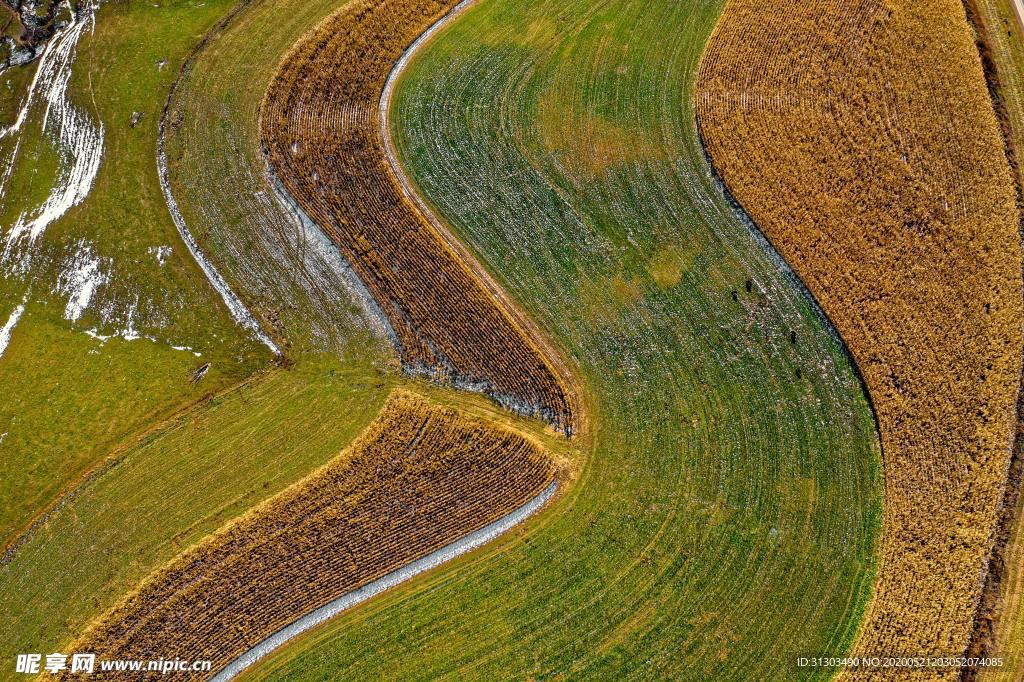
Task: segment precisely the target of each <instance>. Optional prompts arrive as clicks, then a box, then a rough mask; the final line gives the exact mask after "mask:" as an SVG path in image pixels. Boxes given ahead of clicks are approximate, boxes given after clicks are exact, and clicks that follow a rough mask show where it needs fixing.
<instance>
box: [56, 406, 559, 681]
mask: <svg viewBox="0 0 1024 682" xmlns="http://www.w3.org/2000/svg"><path fill="white" fill-rule="evenodd" d="M554 474H555V471H554V466H553V464H552V462H551V460H550V459H549V458H548V457H547V456H546V455H545V454H544V452H543V451H542V450H541V448H540V447H539V446H538V445H536V444H535V443H534V442H533V441H531V440H528V439H526V438H524V437H523V436H521V435H519V434H517V433H515V432H512V431H509V430H507V429H504V428H501V427H497V426H495V425H492V424H490V423H488V422H484V421H480V420H476V419H470V418H467V417H465V416H464V415H463V414H462V413H460V412H458V411H456V410H453V409H450V408H445V407H441V406H439V405H436V404H433V403H431V402H429V401H428V400H426V399H425V398H422V397H420V396H418V395H416V394H413V393H410V392H408V391H404V390H401V389H398V390H396V391H395V392H394V393H393V394H392V396H391V397H390V398H389V399H388V402H387V403H386V404H385V405H384V407H383V408H382V410H381V412H380V414H379V415H378V417H377V419H376V420H374V422H373V423H372V424H371V425H370V426H369V427H368V428H367V430H366V431H365V432H364V433H363V434H362V435H361V436H360V437H359V438H358V439H357V440H356V441H355V442H354V443H353V444H352V446H350V447H349V448H348V449H346V451H345V452H343V453H342V454H341V455H339V456H338V457H337V458H335V459H334V460H332V461H331V462H330V463H328V464H327V465H325V466H324V467H323V468H321V469H319V470H318V471H316V472H315V473H313V474H312V475H310V476H309V477H307V478H306V479H304V480H303V481H300V482H299V483H297V484H295V485H293V486H292V487H290V488H288V489H286V490H285V491H283V492H282V493H280V494H279V495H277V496H275V497H273V498H271V499H270V500H268V501H267V502H266V503H264V504H262V505H260V506H258V507H255V508H253V509H252V510H250V511H249V512H247V513H246V514H244V515H243V516H242V517H240V518H239V519H237V520H236V521H234V522H232V523H230V524H229V525H228V526H226V527H225V528H223V529H222V530H220V531H218V532H217V533H215V534H214V535H212V536H210V537H208V538H207V539H206V540H204V541H202V542H201V543H200V544H198V545H196V546H195V547H194V548H192V549H190V550H188V551H186V552H185V553H184V554H182V555H181V556H179V557H178V558H177V559H175V560H174V561H172V562H171V563H170V564H168V565H167V566H165V567H164V568H162V569H160V570H159V571H157V572H156V573H154V574H153V575H152V576H150V577H149V578H147V579H146V580H145V581H144V582H143V584H142V585H141V587H140V588H139V589H138V591H137V592H135V593H134V594H132V595H130V596H129V597H127V598H126V599H125V600H124V601H122V602H121V603H120V604H119V605H118V606H116V607H115V608H114V609H112V610H111V611H110V612H109V613H107V614H106V615H105V616H104V617H102V618H100V619H99V620H98V621H97V622H96V623H95V624H94V625H93V627H92V628H90V630H89V631H88V632H87V633H86V634H85V635H84V636H83V637H82V638H81V639H80V640H79V641H78V642H76V643H75V645H74V647H73V648H74V650H75V651H94V652H96V654H97V656H98V657H105V658H138V659H151V658H159V657H160V656H161V653H160V652H167V651H174V652H176V654H175V655H176V656H178V657H181V658H186V659H192V660H211V661H213V671H212V672H210V673H200V674H196V675H192V674H191V673H190V674H189V679H205V678H208V677H211V676H212V675H213V673H214V672H216V671H217V670H219V669H220V668H222V667H224V666H225V665H226V664H227V663H229V662H231V661H232V660H234V659H235V658H237V657H238V656H239V655H241V654H242V653H244V652H246V651H248V650H249V649H250V648H251V647H252V646H253V645H255V644H257V643H259V642H261V641H263V640H264V639H265V638H266V637H267V636H268V635H271V634H272V633H274V632H277V631H278V630H280V629H281V628H282V627H284V626H286V625H288V624H289V623H292V622H293V621H295V620H296V619H298V618H299V617H301V616H302V615H304V614H306V613H309V612H311V611H314V610H316V609H317V608H320V607H322V606H324V605H325V604H327V603H328V602H331V601H332V600H334V599H336V598H338V597H340V596H341V595H344V594H346V593H349V592H351V591H353V590H355V589H357V588H359V587H361V586H363V585H366V584H367V583H370V582H372V581H374V580H376V579H378V578H380V577H382V576H384V575H387V574H388V573H390V572H391V571H393V570H395V569H396V568H399V567H401V566H403V565H406V564H408V563H410V562H412V561H414V560H416V559H418V558H420V557H423V556H426V555H429V554H430V553H431V552H433V551H435V550H437V549H439V548H441V547H444V546H445V545H448V544H450V543H451V542H452V541H454V540H457V539H459V538H461V537H464V536H466V535H468V534H470V533H472V532H473V531H475V530H477V529H479V528H483V527H485V526H487V525H488V524H490V523H492V522H494V521H496V520H498V519H500V518H502V517H504V516H506V515H507V514H509V513H510V512H512V511H514V510H516V509H517V508H519V507H522V506H523V505H525V504H526V503H527V502H529V501H530V500H531V499H533V498H535V497H536V496H537V495H538V494H540V493H541V492H542V491H543V490H544V489H545V488H547V487H548V486H549V485H550V484H551V483H552V482H553V480H554ZM119 675H120V677H119ZM151 676H152V677H159V676H160V674H159V673H153V674H152V675H151ZM71 677H73V676H69V678H71ZM121 677H123V673H119V674H114V675H111V676H110V678H111V679H120V678H121ZM141 677H143V678H145V677H146V676H145V675H142V676H141Z"/></svg>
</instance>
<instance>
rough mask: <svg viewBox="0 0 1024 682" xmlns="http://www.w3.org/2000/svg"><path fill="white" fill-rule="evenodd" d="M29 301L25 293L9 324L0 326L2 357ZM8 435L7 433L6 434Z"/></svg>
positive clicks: (0, 356) (0, 350)
mask: <svg viewBox="0 0 1024 682" xmlns="http://www.w3.org/2000/svg"><path fill="white" fill-rule="evenodd" d="M27 302H28V294H25V298H24V299H22V301H21V303H20V304H18V307H17V308H15V309H14V312H12V313H11V315H10V317H8V318H7V324H5V325H4V326H3V327H0V358H2V357H3V356H4V351H5V350H7V344H9V343H10V342H11V334H12V333H13V332H14V328H15V327H16V326H18V320H20V319H21V315H22V313H24V312H25V304H26V303H27ZM4 435H5V436H6V435H7V434H6V433H5V434H4Z"/></svg>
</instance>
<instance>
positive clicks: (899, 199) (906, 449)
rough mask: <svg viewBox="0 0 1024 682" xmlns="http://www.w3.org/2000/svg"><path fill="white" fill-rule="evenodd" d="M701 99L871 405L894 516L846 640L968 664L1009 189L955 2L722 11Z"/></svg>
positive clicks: (725, 157) (992, 516)
mask: <svg viewBox="0 0 1024 682" xmlns="http://www.w3.org/2000/svg"><path fill="white" fill-rule="evenodd" d="M780 4H781V5H782V6H783V7H780ZM698 89H699V90H698V94H697V98H696V101H697V114H698V120H699V123H700V130H701V133H702V136H703V139H704V141H705V143H706V145H707V148H708V150H709V152H710V155H711V159H712V161H713V164H714V166H715V168H716V170H717V171H718V172H719V173H720V175H721V177H722V178H723V179H724V181H725V183H726V185H728V187H729V189H730V190H731V191H732V192H733V194H734V195H735V197H736V198H737V199H738V201H739V202H740V204H742V206H743V207H744V208H745V209H746V210H747V211H748V212H749V213H750V215H751V216H752V217H753V219H754V220H755V221H756V222H757V224H758V225H759V226H760V227H761V229H763V230H764V231H765V233H766V234H767V236H768V237H769V238H770V239H771V240H772V242H773V243H774V244H775V246H776V247H777V248H778V249H779V250H780V252H781V253H782V255H783V256H784V257H785V258H786V259H787V260H788V261H789V263H790V264H791V265H792V266H793V267H794V269H795V270H796V272H797V273H798V274H799V275H800V276H801V277H802V278H803V280H804V281H805V282H806V283H807V284H808V286H809V287H810V289H811V291H812V292H813V293H814V294H815V295H816V297H817V298H818V300H819V301H820V302H821V304H822V306H823V308H824V309H825V311H826V313H828V314H829V315H830V317H831V318H832V320H833V321H834V322H835V324H836V326H837V328H838V329H839V332H840V333H841V334H842V335H843V338H844V339H845V340H846V342H847V344H848V345H849V347H850V350H851V351H852V353H853V357H854V359H855V361H856V363H857V365H858V366H859V368H860V370H861V372H862V373H863V375H864V378H865V381H866V383H867V388H868V391H869V393H870V395H871V397H872V400H873V403H874V407H875V411H876V413H877V417H878V421H879V428H880V431H881V437H882V447H883V452H884V458H883V461H884V463H885V514H886V520H885V525H884V532H883V540H882V549H881V562H882V563H881V569H880V576H879V581H878V584H877V586H876V589H875V595H874V598H873V600H872V603H871V606H870V609H869V611H868V614H867V617H866V619H865V621H864V623H863V624H862V626H861V631H860V636H859V640H858V644H857V646H856V650H857V651H859V652H861V653H892V654H922V653H941V654H960V653H962V652H964V651H965V649H966V647H967V644H968V639H969V636H970V633H971V626H972V620H973V617H974V612H975V607H976V606H977V601H978V598H979V594H980V587H981V584H982V582H983V580H984V577H985V574H986V570H987V559H988V555H989V551H990V549H991V546H992V540H993V533H994V523H995V520H996V517H997V513H998V511H999V507H1000V503H1001V500H1002V497H1003V489H1004V484H1005V482H1006V474H1007V465H1008V462H1009V457H1010V446H1011V443H1012V441H1013V436H1014V427H1015V399H1016V396H1017V390H1018V384H1019V379H1020V370H1021V319H1022V313H1021V274H1020V273H1021V249H1020V238H1019V235H1018V229H1017V225H1018V213H1017V208H1016V205H1015V196H1014V185H1013V181H1012V179H1011V173H1010V167H1009V164H1008V162H1007V158H1006V155H1005V150H1004V140H1003V138H1002V137H1001V134H1000V129H999V124H998V122H997V119H996V115H995V113H994V111H993V106H992V101H991V100H990V98H989V95H988V93H987V91H986V85H985V77H984V74H983V72H982V65H981V60H980V58H979V55H978V52H977V50H976V48H975V44H974V40H973V35H972V33H971V31H970V28H969V26H968V24H967V21H966V17H965V13H964V7H963V5H962V4H961V2H959V0H930V1H929V2H926V3H914V2H908V1H905V0H887V1H874V0H859V1H857V2H849V3H837V2H829V1H824V0H818V1H815V2H797V1H792V2H783V3H773V4H770V5H769V4H766V3H761V2H755V1H754V0H733V1H732V2H730V3H729V4H728V5H727V7H726V10H725V12H724V14H723V16H722V18H721V20H720V22H719V24H718V27H717V30H716V32H715V34H714V35H713V37H712V39H711V42H710V44H709V47H708V49H707V51H706V53H705V55H704V58H703V60H702V63H701V68H700V75H699V79H698ZM946 672H947V674H948V675H954V674H955V671H952V672H950V671H946Z"/></svg>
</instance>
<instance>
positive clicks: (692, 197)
mask: <svg viewBox="0 0 1024 682" xmlns="http://www.w3.org/2000/svg"><path fill="white" fill-rule="evenodd" d="M719 9H720V5H719V4H718V3H696V2H695V3H687V2H676V1H672V0H665V1H658V0H655V1H654V2H650V1H646V2H639V1H633V2H630V1H618V2H593V1H592V0H585V1H576V0H568V1H566V0H559V1H554V0H553V1H550V2H544V1H531V0H510V1H501V2H499V1H494V2H482V3H479V4H478V5H475V6H474V7H472V8H471V9H470V10H469V11H466V12H464V13H462V14H460V18H459V21H456V22H452V23H451V24H450V25H448V26H447V27H446V28H445V30H443V31H441V32H438V33H437V34H435V36H434V39H433V40H431V41H429V42H427V43H426V45H425V46H424V49H422V50H421V51H419V52H417V53H416V55H415V56H414V57H413V58H411V59H409V63H408V67H407V69H406V70H405V71H404V72H403V73H402V74H401V75H400V76H399V77H398V79H397V81H396V86H395V89H394V93H393V98H392V101H391V105H390V107H389V114H388V116H389V117H390V118H391V121H390V124H391V133H392V135H393V136H394V139H393V142H394V146H395V148H396V150H397V153H398V155H399V158H400V159H401V160H402V163H403V168H404V169H406V172H407V173H408V174H409V177H410V178H411V179H412V182H413V183H414V186H415V187H416V188H418V189H419V190H421V191H422V196H424V197H425V200H426V202H428V204H429V205H430V206H432V207H436V210H437V213H438V215H439V216H441V217H443V218H444V219H445V220H446V221H447V222H448V224H449V225H451V226H452V229H454V230H458V234H459V235H461V236H463V238H464V239H465V242H466V243H467V244H470V245H471V248H472V249H473V250H474V252H476V253H479V254H480V257H481V260H482V261H483V263H484V265H485V267H487V268H488V269H489V270H490V271H491V272H493V273H494V274H495V277H496V278H498V279H499V281H500V282H501V283H502V285H503V287H504V288H505V289H506V290H508V291H509V294H510V295H511V296H513V297H514V298H515V300H516V301H519V302H522V304H523V306H524V309H525V310H528V311H529V312H530V313H531V315H535V316H536V318H537V319H538V321H539V323H540V325H541V326H542V328H544V329H550V330H552V333H554V334H555V335H556V337H557V341H558V344H559V346H561V347H565V348H567V349H569V350H568V351H567V355H568V356H569V357H572V358H573V360H574V361H578V362H579V363H580V364H581V365H582V366H583V375H584V376H585V377H586V383H587V385H588V386H593V387H594V390H593V391H591V392H589V394H588V395H589V396H592V399H593V401H594V403H595V410H594V414H595V415H598V416H599V417H600V420H595V424H596V425H595V428H594V429H593V434H594V441H595V452H594V454H593V455H592V456H591V457H590V458H589V461H588V466H587V469H586V470H585V473H584V474H583V476H582V477H581V481H580V483H579V485H578V486H575V487H574V488H573V490H572V491H570V492H569V493H568V494H569V496H570V497H571V500H567V503H566V505H565V506H564V507H563V510H562V511H563V513H561V514H558V515H554V514H552V515H549V516H548V517H547V518H546V519H545V522H544V526H543V527H542V528H541V529H540V530H539V532H537V533H535V534H534V535H533V536H531V538H530V542H529V543H516V544H514V545H513V546H509V547H508V548H506V549H505V551H504V552H503V553H502V554H501V555H500V556H487V557H480V558H479V559H478V560H477V561H475V562H474V564H473V568H472V570H467V571H461V572H459V573H458V574H457V575H452V576H447V575H446V576H445V577H444V579H443V580H442V579H438V580H437V581H433V582H432V583H431V584H430V585H429V586H428V587H427V588H425V589H421V590H418V591H416V592H415V593H414V594H410V595H409V596H408V598H404V597H403V598H399V597H398V596H395V597H384V598H383V599H384V600H386V601H382V603H381V604H380V607H379V608H376V609H366V610H356V611H352V612H349V613H347V614H342V615H340V616H339V617H338V618H337V619H336V620H334V621H331V622H330V623H328V624H326V625H325V627H324V628H322V629H320V630H318V631H317V632H316V633H314V634H312V635H310V636H308V637H303V638H302V639H301V640H300V641H297V642H295V644H294V645H293V646H289V647H286V648H285V649H283V650H282V651H280V652H278V653H276V654H275V655H272V656H270V657H268V658H267V659H266V660H265V661H264V662H262V664H261V665H260V667H259V668H258V669H256V670H254V675H255V676H256V677H260V678H263V677H269V678H273V679H277V678H288V679H309V680H320V679H326V678H347V677H351V678H359V679H365V678H377V677H383V678H400V679H405V678H428V677H429V678H431V679H434V678H437V679H441V678H444V677H459V678H468V679H501V678H502V677H508V676H510V675H511V676H519V677H524V678H526V677H535V678H538V679H547V678H558V677H570V678H574V677H579V678H585V679H629V678H631V677H633V678H644V679H716V680H717V679H745V680H746V679H789V677H792V675H793V665H794V664H793V659H792V658H791V657H790V654H791V653H795V651H794V650H796V649H800V650H808V651H809V650H819V649H834V648H844V647H845V646H847V645H849V643H850V642H852V639H853V635H854V634H855V630H856V625H857V623H858V622H859V620H860V615H861V613H862V609H863V607H864V604H865V603H866V597H867V595H868V593H869V590H870V585H871V583H872V581H873V575H874V563H873V556H874V555H873V549H874V538H875V537H876V533H877V528H878V522H879V518H880V516H879V514H878V511H879V510H880V502H881V495H880V489H879V488H878V485H877V484H878V483H879V478H878V477H877V476H876V474H877V468H876V466H877V454H878V453H877V450H876V448H875V443H876V441H875V440H874V428H873V422H872V420H871V417H870V412H869V411H868V409H867V405H866V402H864V399H863V395H862V393H861V392H860V390H859V387H858V385H857V383H856V381H855V376H854V375H853V373H852V371H851V368H850V366H849V364H848V362H847V361H846V359H845V357H843V356H842V353H841V349H840V348H839V347H838V344H835V343H833V339H832V338H831V337H830V336H829V334H828V330H827V327H826V326H825V325H824V323H823V322H822V321H821V320H819V319H818V318H817V317H816V315H815V313H814V311H813V310H812V306H810V305H809V302H808V301H807V300H805V299H804V297H803V296H802V295H801V294H800V292H799V291H798V290H797V289H795V288H794V287H792V283H791V282H788V281H787V278H786V277H785V276H784V275H783V274H781V271H780V269H779V268H778V267H777V265H776V264H775V263H774V262H772V261H771V258H770V256H769V254H767V253H766V252H764V251H763V250H762V249H761V247H760V244H759V243H758V242H757V240H756V238H755V237H753V236H752V235H751V234H750V233H749V232H748V230H747V229H746V227H745V226H744V225H742V224H741V223H739V222H738V221H736V219H735V216H734V214H733V212H732V210H731V209H730V207H729V205H728V203H727V202H725V201H724V200H723V198H722V197H721V194H720V192H719V191H718V189H717V186H716V185H715V183H714V181H713V179H712V178H711V176H710V175H709V173H708V169H707V165H706V163H705V161H704V157H703V156H702V155H701V152H700V148H699V144H697V143H696V140H697V138H696V134H695V130H694V127H693V126H692V116H689V115H687V114H689V113H692V110H689V109H687V108H686V107H687V103H688V102H689V101H690V98H689V96H688V92H689V90H688V88H689V84H690V83H691V82H692V74H693V73H694V72H695V68H694V67H695V66H696V60H697V58H698V57H699V54H700V48H701V46H702V45H703V44H704V42H705V40H706V37H707V35H708V34H709V33H710V30H711V26H712V25H713V21H714V18H715V17H716V16H717V12H718V10H719ZM681 104H682V105H683V107H684V113H683V115H680V105H681ZM794 336H795V338H796V340H795V341H794ZM551 595H557V597H558V598H557V599H552V598H551ZM752 614H753V616H752ZM371 652H372V653H371ZM828 674H829V672H828V671H813V672H812V673H811V674H810V675H809V676H808V677H811V678H825V677H826V676H827V675H828Z"/></svg>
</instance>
